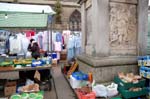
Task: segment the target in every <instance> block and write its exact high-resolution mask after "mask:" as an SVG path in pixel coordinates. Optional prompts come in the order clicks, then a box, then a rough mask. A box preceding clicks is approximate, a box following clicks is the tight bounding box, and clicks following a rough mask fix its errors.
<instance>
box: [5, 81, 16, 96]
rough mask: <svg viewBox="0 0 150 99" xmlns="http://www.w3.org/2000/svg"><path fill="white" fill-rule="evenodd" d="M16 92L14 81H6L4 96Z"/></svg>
mask: <svg viewBox="0 0 150 99" xmlns="http://www.w3.org/2000/svg"><path fill="white" fill-rule="evenodd" d="M14 93H16V81H7V82H6V84H5V87H4V94H5V96H9V95H12V94H14Z"/></svg>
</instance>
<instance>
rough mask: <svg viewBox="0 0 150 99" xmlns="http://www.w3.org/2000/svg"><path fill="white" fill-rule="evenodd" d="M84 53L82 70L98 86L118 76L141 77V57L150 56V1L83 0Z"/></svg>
mask: <svg viewBox="0 0 150 99" xmlns="http://www.w3.org/2000/svg"><path fill="white" fill-rule="evenodd" d="M80 4H81V12H82V14H81V16H82V18H81V19H82V49H83V52H84V53H85V55H81V56H79V57H78V58H77V60H78V63H79V69H80V70H82V71H83V72H86V73H88V72H92V73H93V77H94V79H95V80H96V82H109V81H112V80H113V78H114V76H115V75H117V73H118V72H125V73H127V72H128V73H129V72H133V73H135V74H137V73H138V66H137V56H138V55H146V49H147V34H148V25H147V23H148V0H80Z"/></svg>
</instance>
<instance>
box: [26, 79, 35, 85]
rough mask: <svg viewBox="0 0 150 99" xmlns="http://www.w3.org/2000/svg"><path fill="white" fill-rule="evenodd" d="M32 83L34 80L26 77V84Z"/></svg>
mask: <svg viewBox="0 0 150 99" xmlns="http://www.w3.org/2000/svg"><path fill="white" fill-rule="evenodd" d="M32 84H34V81H32V80H30V79H27V80H26V85H32Z"/></svg>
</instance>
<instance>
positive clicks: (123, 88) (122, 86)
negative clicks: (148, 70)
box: [114, 76, 148, 99]
mask: <svg viewBox="0 0 150 99" xmlns="http://www.w3.org/2000/svg"><path fill="white" fill-rule="evenodd" d="M114 82H115V83H117V84H118V91H119V92H120V93H121V95H122V96H123V98H125V99H129V98H134V97H139V96H143V95H146V94H148V90H147V88H146V87H145V82H146V80H145V79H142V80H140V81H139V82H138V83H132V82H129V83H128V82H124V81H123V80H122V79H120V78H119V77H118V76H116V77H115V78H114ZM133 87H140V88H141V90H139V91H129V89H130V88H133Z"/></svg>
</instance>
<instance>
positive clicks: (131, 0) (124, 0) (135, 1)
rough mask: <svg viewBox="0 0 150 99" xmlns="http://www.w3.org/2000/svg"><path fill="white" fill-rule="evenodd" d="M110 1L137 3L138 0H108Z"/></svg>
mask: <svg viewBox="0 0 150 99" xmlns="http://www.w3.org/2000/svg"><path fill="white" fill-rule="evenodd" d="M110 2H118V3H131V4H138V0H110Z"/></svg>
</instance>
